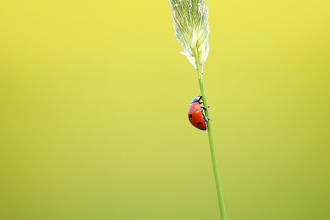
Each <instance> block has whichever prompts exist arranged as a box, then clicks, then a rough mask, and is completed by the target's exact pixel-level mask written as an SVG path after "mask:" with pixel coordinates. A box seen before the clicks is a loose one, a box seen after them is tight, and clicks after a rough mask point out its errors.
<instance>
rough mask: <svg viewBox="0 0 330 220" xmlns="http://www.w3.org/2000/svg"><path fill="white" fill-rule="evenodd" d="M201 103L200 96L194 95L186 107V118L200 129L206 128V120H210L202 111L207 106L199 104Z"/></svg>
mask: <svg viewBox="0 0 330 220" xmlns="http://www.w3.org/2000/svg"><path fill="white" fill-rule="evenodd" d="M202 103H203V101H202V96H201V95H198V96H196V97H195V98H194V99H193V100H192V101H191V103H190V106H189V109H188V119H189V121H190V123H191V124H192V125H193V126H195V127H196V128H198V129H200V130H204V131H205V130H207V123H206V122H207V121H208V120H210V119H209V118H208V117H206V116H205V114H204V112H203V111H206V110H207V108H206V107H204V106H201V104H202Z"/></svg>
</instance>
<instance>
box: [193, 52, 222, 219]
mask: <svg viewBox="0 0 330 220" xmlns="http://www.w3.org/2000/svg"><path fill="white" fill-rule="evenodd" d="M193 52H194V56H195V59H196V65H197V78H198V82H199V87H200V89H201V93H202V98H203V104H204V106H205V107H208V106H209V105H208V102H207V98H206V93H205V88H204V80H203V75H202V71H201V67H200V63H199V54H198V51H197V48H194V49H193ZM205 115H206V117H208V118H209V117H210V111H209V110H207V111H205ZM207 127H208V129H207V132H208V136H209V143H210V150H211V157H212V163H213V171H214V178H215V184H216V187H217V192H218V201H219V208H220V215H221V219H222V220H227V216H226V210H225V203H224V201H223V194H222V189H221V183H220V175H219V168H218V162H217V156H216V153H215V147H214V140H213V133H212V126H211V121H210V120H209V121H207Z"/></svg>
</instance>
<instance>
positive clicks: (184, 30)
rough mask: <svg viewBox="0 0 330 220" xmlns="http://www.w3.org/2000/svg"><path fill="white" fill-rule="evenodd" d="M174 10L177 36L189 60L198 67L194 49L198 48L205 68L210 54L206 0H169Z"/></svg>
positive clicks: (173, 15) (201, 63)
mask: <svg viewBox="0 0 330 220" xmlns="http://www.w3.org/2000/svg"><path fill="white" fill-rule="evenodd" d="M169 2H170V5H171V10H172V18H173V25H174V30H175V36H176V37H177V39H178V40H179V42H180V43H181V45H182V47H183V51H182V52H181V54H183V55H185V56H186V57H187V58H188V60H189V62H190V63H191V64H192V65H193V66H194V67H195V68H197V65H196V60H195V57H194V53H193V49H195V48H197V50H198V54H199V61H200V66H201V68H203V64H204V63H205V61H206V59H207V56H208V55H209V51H210V45H209V32H210V26H209V24H208V16H209V12H208V11H209V8H208V6H207V5H206V4H205V0H169Z"/></svg>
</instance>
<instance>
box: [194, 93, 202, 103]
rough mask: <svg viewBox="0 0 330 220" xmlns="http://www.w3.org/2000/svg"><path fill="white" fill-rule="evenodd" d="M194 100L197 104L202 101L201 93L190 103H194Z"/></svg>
mask: <svg viewBox="0 0 330 220" xmlns="http://www.w3.org/2000/svg"><path fill="white" fill-rule="evenodd" d="M194 102H198V103H199V104H202V103H203V101H202V95H198V96H196V97H195V98H194V99H193V100H192V101H191V103H194Z"/></svg>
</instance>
